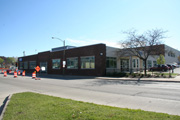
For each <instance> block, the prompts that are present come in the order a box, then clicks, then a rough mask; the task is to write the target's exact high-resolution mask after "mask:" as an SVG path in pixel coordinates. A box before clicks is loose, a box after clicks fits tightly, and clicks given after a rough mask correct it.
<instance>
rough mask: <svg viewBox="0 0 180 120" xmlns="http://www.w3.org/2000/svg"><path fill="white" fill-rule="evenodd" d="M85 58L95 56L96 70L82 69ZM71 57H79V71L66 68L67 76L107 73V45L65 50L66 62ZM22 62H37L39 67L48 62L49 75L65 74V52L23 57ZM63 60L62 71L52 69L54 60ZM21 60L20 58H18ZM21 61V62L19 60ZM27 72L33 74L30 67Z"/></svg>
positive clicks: (42, 53)
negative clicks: (41, 63) (82, 59)
mask: <svg viewBox="0 0 180 120" xmlns="http://www.w3.org/2000/svg"><path fill="white" fill-rule="evenodd" d="M83 56H95V69H81V61H80V59H81V57H83ZM71 57H78V69H67V66H66V67H65V70H64V73H65V75H85V76H104V75H105V73H106V71H105V70H106V45H105V44H97V45H90V46H84V47H77V48H72V49H68V50H65V60H66V61H67V58H71ZM21 58H22V62H26V61H36V64H37V65H40V62H47V65H48V68H47V69H48V70H47V73H48V74H63V67H62V62H63V51H57V52H50V51H46V52H41V53H38V54H37V55H31V56H25V57H21ZM59 58H60V59H61V69H52V59H59ZM18 59H20V58H18ZM18 61H19V60H18ZM28 66H29V63H28ZM26 71H27V72H32V71H34V70H30V69H29V67H28V69H27V70H26Z"/></svg>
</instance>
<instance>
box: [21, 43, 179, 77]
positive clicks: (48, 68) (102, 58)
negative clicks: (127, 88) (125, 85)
mask: <svg viewBox="0 0 180 120" xmlns="http://www.w3.org/2000/svg"><path fill="white" fill-rule="evenodd" d="M154 48H156V49H155V51H156V52H152V55H150V56H149V57H148V59H147V67H148V68H150V67H153V66H155V65H156V64H157V62H156V60H157V58H158V57H159V55H160V54H163V55H164V56H165V60H166V64H167V63H178V62H179V61H178V57H179V56H180V51H178V50H176V49H173V48H172V47H169V46H167V45H164V44H162V45H156V46H154ZM125 50H126V49H125ZM119 51H120V49H119V48H114V47H108V46H106V45H105V44H96V45H89V46H83V47H73V46H66V47H65V48H64V47H59V48H54V49H52V50H51V51H46V52H40V53H38V54H36V55H30V56H24V57H19V58H18V67H19V69H21V70H25V71H26V72H29V73H31V72H33V71H35V67H36V66H40V68H42V67H43V68H44V70H43V69H41V71H40V73H46V74H60V75H62V74H65V75H86V76H104V75H106V73H109V72H129V70H130V69H133V70H140V69H144V68H143V67H144V63H143V61H142V60H141V59H139V58H138V57H136V56H133V55H130V56H129V55H126V54H121V55H120V54H119ZM157 51H159V52H157ZM64 52H65V54H64ZM64 59H65V60H64ZM63 61H65V62H66V64H65V66H64V65H63ZM63 66H64V67H63Z"/></svg>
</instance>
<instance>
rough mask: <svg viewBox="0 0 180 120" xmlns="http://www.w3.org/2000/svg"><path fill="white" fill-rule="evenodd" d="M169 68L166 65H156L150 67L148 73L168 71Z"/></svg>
mask: <svg viewBox="0 0 180 120" xmlns="http://www.w3.org/2000/svg"><path fill="white" fill-rule="evenodd" d="M169 69H170V68H169V67H168V66H167V65H156V66H154V67H151V68H150V69H149V70H150V71H168V70H169Z"/></svg>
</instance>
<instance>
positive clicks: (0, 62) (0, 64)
mask: <svg viewBox="0 0 180 120" xmlns="http://www.w3.org/2000/svg"><path fill="white" fill-rule="evenodd" d="M3 62H4V59H2V58H0V67H2V66H3Z"/></svg>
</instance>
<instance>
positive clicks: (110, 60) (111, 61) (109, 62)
mask: <svg viewBox="0 0 180 120" xmlns="http://www.w3.org/2000/svg"><path fill="white" fill-rule="evenodd" d="M106 68H117V60H116V58H115V57H107V58H106Z"/></svg>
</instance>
